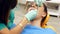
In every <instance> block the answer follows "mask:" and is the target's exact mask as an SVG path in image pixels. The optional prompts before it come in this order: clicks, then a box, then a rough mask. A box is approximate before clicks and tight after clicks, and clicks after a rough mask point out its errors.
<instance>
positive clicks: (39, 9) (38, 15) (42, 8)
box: [28, 3, 45, 19]
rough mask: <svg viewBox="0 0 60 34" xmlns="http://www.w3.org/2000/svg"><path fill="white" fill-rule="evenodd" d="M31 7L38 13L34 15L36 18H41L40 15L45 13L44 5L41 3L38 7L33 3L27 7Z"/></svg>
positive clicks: (30, 8)
mask: <svg viewBox="0 0 60 34" xmlns="http://www.w3.org/2000/svg"><path fill="white" fill-rule="evenodd" d="M33 9H37V10H38V11H37V12H38V14H37V16H36V19H39V18H42V15H43V14H44V13H45V12H44V6H43V5H42V6H40V7H38V6H36V4H35V3H33V5H31V7H29V8H28V11H30V10H33Z"/></svg>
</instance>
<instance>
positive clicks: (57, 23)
mask: <svg viewBox="0 0 60 34" xmlns="http://www.w3.org/2000/svg"><path fill="white" fill-rule="evenodd" d="M25 4H26V0H18V4H17V6H16V7H15V9H14V11H15V20H14V23H15V24H18V23H19V22H20V20H21V19H22V17H23V16H24V15H25V13H26V11H25V8H24V7H25ZM46 4H47V7H48V13H49V14H50V19H49V21H48V25H51V26H53V27H54V28H55V29H56V32H57V34H60V0H47V1H46Z"/></svg>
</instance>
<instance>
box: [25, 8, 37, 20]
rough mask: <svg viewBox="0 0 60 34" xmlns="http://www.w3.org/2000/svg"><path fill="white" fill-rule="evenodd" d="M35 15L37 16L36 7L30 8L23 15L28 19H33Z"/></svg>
mask: <svg viewBox="0 0 60 34" xmlns="http://www.w3.org/2000/svg"><path fill="white" fill-rule="evenodd" d="M36 16H37V10H36V9H34V10H30V11H29V12H28V13H27V14H26V15H25V17H26V18H27V19H28V21H31V20H33V19H34V18H36Z"/></svg>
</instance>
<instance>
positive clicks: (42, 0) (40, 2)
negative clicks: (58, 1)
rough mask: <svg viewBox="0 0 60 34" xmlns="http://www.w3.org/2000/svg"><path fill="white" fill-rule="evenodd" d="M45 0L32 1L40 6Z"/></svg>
mask: <svg viewBox="0 0 60 34" xmlns="http://www.w3.org/2000/svg"><path fill="white" fill-rule="evenodd" d="M45 1H46V0H34V2H35V3H36V4H37V5H38V6H41V5H42V4H43V3H44V2H45Z"/></svg>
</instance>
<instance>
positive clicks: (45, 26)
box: [42, 14, 56, 32]
mask: <svg viewBox="0 0 60 34" xmlns="http://www.w3.org/2000/svg"><path fill="white" fill-rule="evenodd" d="M49 18H50V15H49V14H48V15H47V17H46V19H45V21H44V22H43V26H42V28H51V29H52V30H54V31H55V32H56V29H55V28H54V27H53V26H50V25H47V22H48V20H49Z"/></svg>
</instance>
